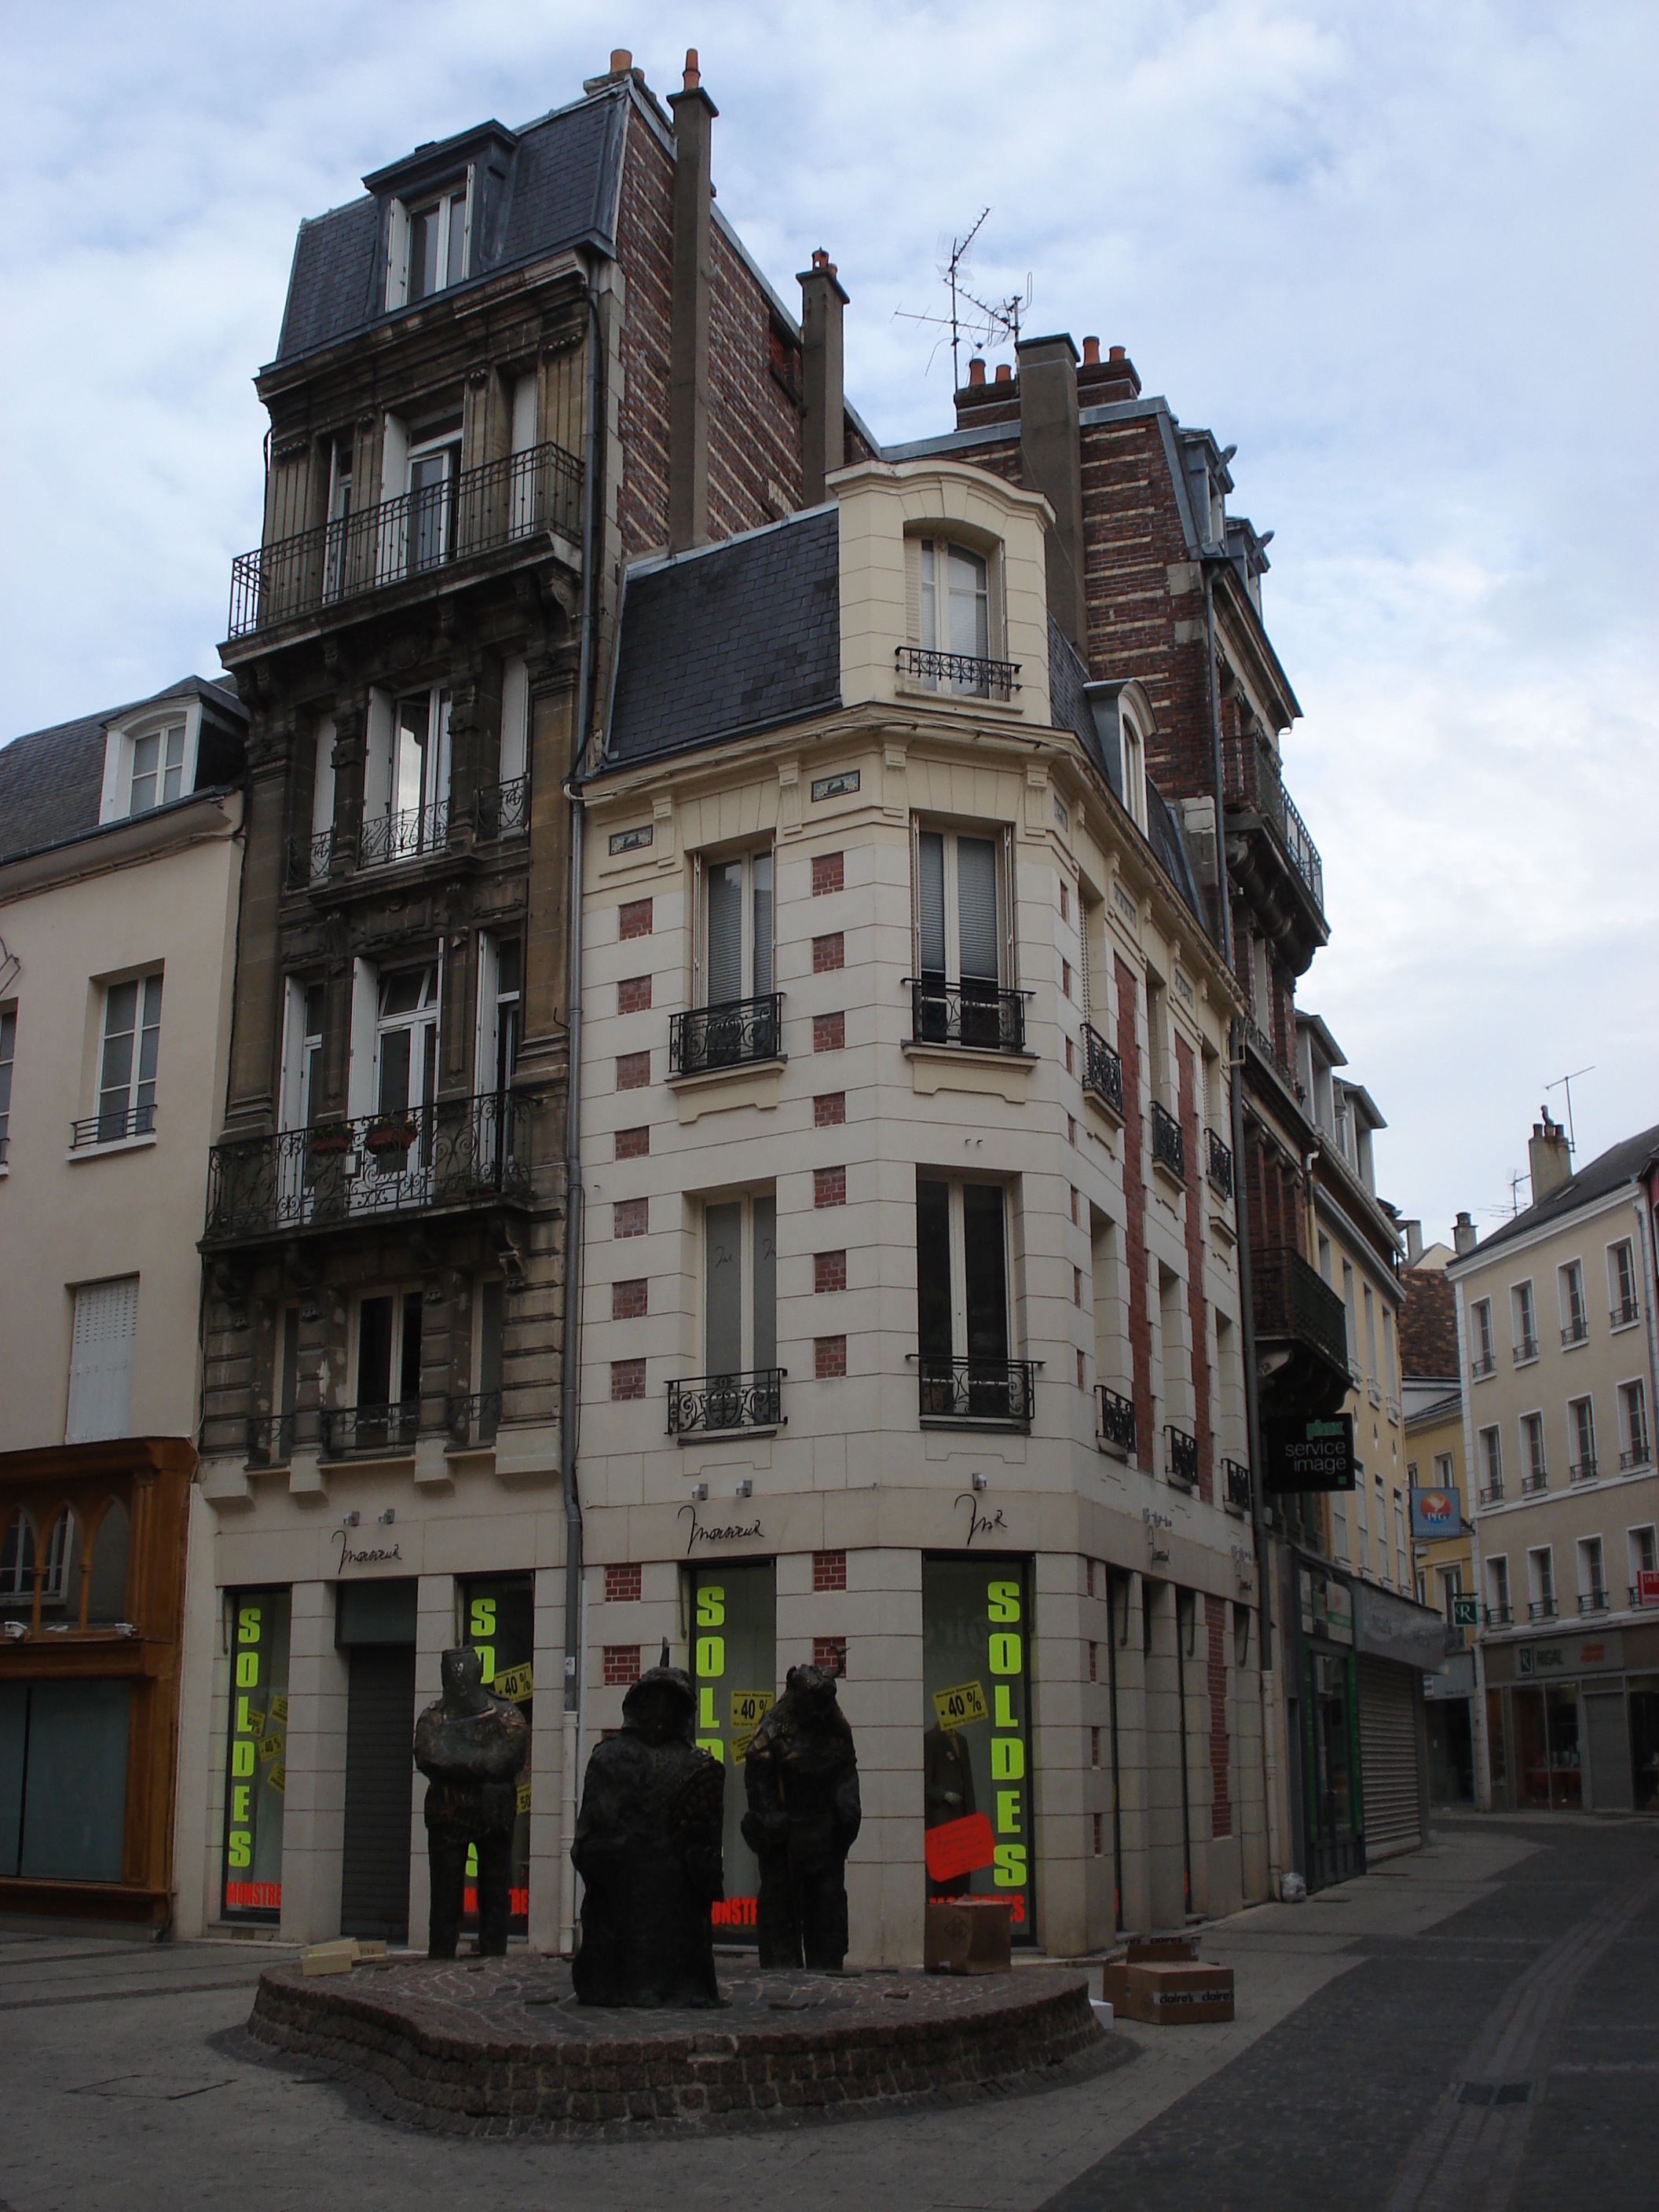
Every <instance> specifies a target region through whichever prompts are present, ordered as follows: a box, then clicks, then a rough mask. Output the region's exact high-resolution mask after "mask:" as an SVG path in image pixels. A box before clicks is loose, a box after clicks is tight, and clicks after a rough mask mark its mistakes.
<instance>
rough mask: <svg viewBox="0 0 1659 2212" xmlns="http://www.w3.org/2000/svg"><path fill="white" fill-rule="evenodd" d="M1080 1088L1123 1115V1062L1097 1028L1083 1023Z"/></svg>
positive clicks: (1118, 1115) (1119, 1115)
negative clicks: (1081, 1083)
mask: <svg viewBox="0 0 1659 2212" xmlns="http://www.w3.org/2000/svg"><path fill="white" fill-rule="evenodd" d="M1083 1087H1084V1089H1085V1091H1093V1093H1094V1095H1095V1097H1097V1098H1098V1099H1099V1100H1100V1102H1101V1103H1102V1104H1103V1105H1105V1106H1109V1107H1110V1109H1111V1110H1112V1112H1113V1113H1114V1114H1115V1115H1117V1117H1118V1119H1119V1120H1120V1121H1121V1120H1122V1118H1123V1062H1122V1060H1121V1059H1120V1058H1119V1057H1118V1054H1117V1050H1116V1048H1115V1046H1113V1045H1109V1044H1108V1043H1107V1042H1106V1040H1105V1038H1104V1037H1103V1036H1102V1035H1101V1034H1100V1031H1099V1030H1097V1029H1095V1028H1093V1027H1092V1026H1091V1024H1089V1023H1087V1022H1085V1024H1083Z"/></svg>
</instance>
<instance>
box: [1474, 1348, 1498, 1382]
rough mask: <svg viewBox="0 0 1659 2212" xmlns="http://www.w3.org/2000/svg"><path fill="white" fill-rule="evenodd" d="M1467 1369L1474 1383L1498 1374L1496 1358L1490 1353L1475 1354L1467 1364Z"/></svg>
mask: <svg viewBox="0 0 1659 2212" xmlns="http://www.w3.org/2000/svg"><path fill="white" fill-rule="evenodd" d="M1469 1369H1470V1371H1471V1373H1472V1374H1473V1375H1474V1379H1475V1381H1476V1382H1477V1383H1479V1382H1480V1381H1482V1380H1483V1378H1484V1377H1485V1376H1488V1375H1495V1374H1496V1373H1497V1372H1498V1361H1497V1358H1496V1356H1495V1355H1494V1354H1493V1353H1492V1352H1476V1353H1475V1355H1474V1358H1472V1359H1471V1360H1470V1362H1469Z"/></svg>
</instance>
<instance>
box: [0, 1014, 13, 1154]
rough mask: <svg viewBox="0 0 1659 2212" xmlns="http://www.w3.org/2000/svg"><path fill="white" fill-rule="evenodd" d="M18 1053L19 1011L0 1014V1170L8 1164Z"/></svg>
mask: <svg viewBox="0 0 1659 2212" xmlns="http://www.w3.org/2000/svg"><path fill="white" fill-rule="evenodd" d="M16 1051H17V1009H16V1007H15V1006H7V1007H6V1008H5V1009H4V1011H3V1012H0V1168H3V1167H4V1165H5V1164H6V1149H7V1146H8V1144H9V1141H10V1132H11V1069H12V1061H13V1060H14V1058H15V1054H16Z"/></svg>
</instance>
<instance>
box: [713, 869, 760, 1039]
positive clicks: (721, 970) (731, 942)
mask: <svg viewBox="0 0 1659 2212" xmlns="http://www.w3.org/2000/svg"><path fill="white" fill-rule="evenodd" d="M703 881H704V886H705V889H704V908H703V976H702V980H703V990H702V1003H703V1004H704V1005H705V1006H733V1005H735V1004H736V1003H737V1002H738V1000H742V999H762V998H765V997H767V996H769V994H770V992H771V990H772V855H771V853H770V852H769V851H766V852H760V853H744V854H740V855H739V856H738V858H737V859H735V860H710V861H708V862H705V863H704V866H703Z"/></svg>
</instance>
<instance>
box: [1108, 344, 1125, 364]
mask: <svg viewBox="0 0 1659 2212" xmlns="http://www.w3.org/2000/svg"><path fill="white" fill-rule="evenodd" d="M1128 357H1129V356H1128V353H1127V349H1125V348H1124V347H1122V346H1114V347H1113V348H1112V349H1111V351H1110V352H1109V354H1108V355H1107V356H1106V358H1107V360H1108V361H1127V359H1128Z"/></svg>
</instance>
